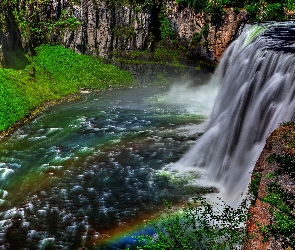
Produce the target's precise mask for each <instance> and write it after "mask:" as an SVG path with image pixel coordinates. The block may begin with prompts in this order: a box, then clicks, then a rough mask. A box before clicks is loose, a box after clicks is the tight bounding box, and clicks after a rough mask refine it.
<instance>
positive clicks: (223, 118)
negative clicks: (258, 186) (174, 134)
mask: <svg viewBox="0 0 295 250" xmlns="http://www.w3.org/2000/svg"><path fill="white" fill-rule="evenodd" d="M294 33H295V22H289V23H275V24H274V23H267V24H264V25H259V26H258V25H256V26H253V25H252V26H250V25H249V26H247V27H246V28H244V30H243V32H242V33H241V34H240V36H239V37H238V38H237V39H236V40H235V41H234V42H232V44H231V45H230V46H229V48H228V49H227V50H226V52H225V54H224V56H223V58H222V59H221V61H220V64H219V66H218V68H217V69H216V72H215V74H214V77H213V79H212V81H214V82H216V83H217V84H220V91H219V93H218V95H217V98H216V101H215V104H214V108H213V111H212V113H211V115H210V118H209V122H208V126H207V128H206V131H205V133H204V134H203V135H202V136H201V137H200V138H199V139H198V140H197V142H196V143H195V145H194V146H193V147H192V148H191V149H190V150H189V152H187V153H186V154H185V155H184V156H183V158H182V159H180V160H179V161H178V162H177V163H176V164H175V166H174V167H175V168H176V169H186V170H188V169H190V170H191V168H192V169H193V170H199V171H201V172H202V174H203V176H205V178H206V182H209V181H210V182H213V183H214V184H218V185H219V186H220V187H221V188H222V189H223V190H224V194H225V197H227V198H225V200H228V199H230V200H235V199H237V200H238V199H239V197H240V196H241V194H242V193H245V192H246V191H247V186H248V184H249V181H250V177H251V171H252V170H253V167H254V165H255V162H256V161H257V159H258V157H259V155H260V153H261V151H262V149H263V146H264V144H265V141H266V139H267V137H268V136H269V135H270V133H271V132H272V131H273V130H274V129H275V128H276V127H278V125H279V124H280V123H282V122H284V121H294V120H295V116H294V115H295V53H290V52H292V51H293V50H294V49H295V34H294Z"/></svg>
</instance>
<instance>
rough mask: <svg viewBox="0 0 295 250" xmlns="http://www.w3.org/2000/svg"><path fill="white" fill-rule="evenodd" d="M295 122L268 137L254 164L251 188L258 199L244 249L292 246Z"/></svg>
mask: <svg viewBox="0 0 295 250" xmlns="http://www.w3.org/2000/svg"><path fill="white" fill-rule="evenodd" d="M294 141H295V126H294V124H293V123H285V124H283V125H282V126H280V127H279V128H277V129H276V130H275V131H274V132H273V133H272V134H271V135H270V136H269V138H268V139H267V142H266V144H265V147H264V149H263V151H262V153H261V155H260V157H259V159H258V161H257V163H256V165H255V167H254V171H253V174H252V183H251V185H250V187H251V188H250V190H251V191H252V193H253V195H254V196H255V200H254V202H253V204H252V206H251V207H250V217H249V219H248V221H247V231H248V233H249V234H250V240H249V242H248V243H247V244H246V245H245V246H244V247H243V248H242V249H243V250H252V249H259V250H264V249H265V250H266V249H268V250H270V249H276V250H278V249H293V248H292V247H293V246H294V240H295V233H294V232H295V223H294V219H295V215H294V207H295V199H294V197H295V178H294V173H295V144H294Z"/></svg>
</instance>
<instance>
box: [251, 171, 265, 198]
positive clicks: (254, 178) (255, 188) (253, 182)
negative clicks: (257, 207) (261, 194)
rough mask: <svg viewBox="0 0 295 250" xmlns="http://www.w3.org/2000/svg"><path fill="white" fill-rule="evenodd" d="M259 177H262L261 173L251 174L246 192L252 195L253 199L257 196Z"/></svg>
mask: <svg viewBox="0 0 295 250" xmlns="http://www.w3.org/2000/svg"><path fill="white" fill-rule="evenodd" d="M261 177H262V175H261V173H258V172H253V173H252V180H251V182H250V184H249V187H248V190H249V193H250V194H251V195H253V196H254V197H257V195H258V187H259V184H260V181H261Z"/></svg>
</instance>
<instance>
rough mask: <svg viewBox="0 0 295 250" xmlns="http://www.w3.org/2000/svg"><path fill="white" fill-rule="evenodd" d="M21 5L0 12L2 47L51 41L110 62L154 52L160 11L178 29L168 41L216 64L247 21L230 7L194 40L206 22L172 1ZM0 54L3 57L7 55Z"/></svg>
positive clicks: (52, 0) (83, 0)
mask: <svg viewBox="0 0 295 250" xmlns="http://www.w3.org/2000/svg"><path fill="white" fill-rule="evenodd" d="M17 9H18V12H19V13H20V14H18V15H15V14H14V15H12V14H11V12H12V10H11V9H9V7H8V8H5V9H3V8H2V9H1V10H0V12H1V15H2V24H1V22H0V26H2V27H1V32H0V43H1V45H3V46H5V44H15V45H18V44H22V47H23V48H24V49H26V50H30V49H31V48H32V47H34V46H36V45H38V44H40V43H46V42H49V43H52V44H61V45H63V46H65V47H67V48H71V49H73V50H75V51H76V52H78V53H83V54H90V55H94V56H97V55H98V56H100V57H102V58H105V59H107V60H109V59H111V58H113V57H114V56H117V55H118V53H119V54H120V55H123V54H124V53H127V54H128V53H129V52H134V51H145V50H147V51H149V52H153V51H154V49H155V47H157V46H158V44H159V42H160V41H161V40H165V39H163V37H161V34H160V33H161V31H160V27H161V25H163V23H161V22H160V21H159V15H161V14H162V18H163V16H164V19H165V20H168V21H169V23H170V24H169V25H170V27H164V28H171V29H172V31H173V32H174V40H173V41H170V42H171V43H173V44H174V46H184V48H185V50H186V55H189V56H190V57H191V58H193V57H196V58H197V57H202V58H204V59H206V60H208V61H211V62H217V61H218V60H219V58H220V57H221V55H222V53H223V51H224V50H225V48H226V47H227V46H228V44H229V43H230V42H231V41H232V40H233V39H234V37H235V34H236V32H237V29H238V28H239V26H240V24H241V23H242V22H245V21H246V20H247V15H246V13H245V12H244V11H241V12H239V13H235V12H234V11H233V9H230V8H229V9H226V14H225V15H224V16H223V19H222V20H221V21H220V22H219V23H211V22H209V23H208V24H207V25H208V32H206V33H203V34H202V37H201V39H200V40H199V41H197V42H196V41H194V36H195V35H196V34H199V33H200V32H202V30H203V29H204V26H205V25H206V22H207V21H206V20H205V18H204V16H202V14H200V13H195V12H194V11H193V10H192V9H191V8H188V7H183V6H180V5H178V4H176V3H175V1H172V0H166V1H163V2H159V3H158V4H154V5H148V4H142V5H140V4H138V5H123V4H114V3H112V1H102V0H79V1H73V2H72V1H68V0H49V1H33V2H30V1H26V0H21V1H20V5H19V6H18V7H17ZM13 19H16V22H15V20H13ZM15 23H17V25H16V26H15ZM13 25H14V27H12V26H13ZM166 40H169V39H166ZM10 47H11V49H14V48H15V46H10ZM2 52H3V49H2ZM0 56H1V57H2V58H3V53H2V54H1V53H0ZM2 62H3V59H2Z"/></svg>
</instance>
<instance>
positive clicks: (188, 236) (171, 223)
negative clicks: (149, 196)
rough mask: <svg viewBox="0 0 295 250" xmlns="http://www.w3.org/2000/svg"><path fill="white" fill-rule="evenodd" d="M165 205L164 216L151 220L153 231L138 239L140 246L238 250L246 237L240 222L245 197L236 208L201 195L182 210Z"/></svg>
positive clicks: (147, 247)
mask: <svg viewBox="0 0 295 250" xmlns="http://www.w3.org/2000/svg"><path fill="white" fill-rule="evenodd" d="M165 205H166V213H165V215H164V216H162V217H161V218H160V220H159V221H158V222H157V223H152V226H153V227H154V228H155V230H156V234H155V235H154V236H148V235H141V236H140V237H139V238H138V240H139V241H140V242H141V243H142V244H143V246H141V247H139V248H140V249H142V248H143V249H155V250H156V249H162V250H164V249H238V248H239V244H241V243H242V242H243V241H245V240H246V238H247V237H246V233H245V229H244V226H243V225H242V224H243V223H244V222H245V220H246V218H247V216H248V210H247V209H248V206H247V201H246V200H244V201H243V202H242V203H241V205H240V206H239V207H238V208H236V209H234V208H232V207H230V206H228V205H226V204H225V203H224V202H221V203H219V204H217V203H209V202H208V201H207V200H206V199H205V198H203V197H194V198H192V202H189V203H188V204H187V206H186V207H185V208H184V209H183V210H182V211H175V209H173V206H172V204H171V203H169V202H166V203H165Z"/></svg>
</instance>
